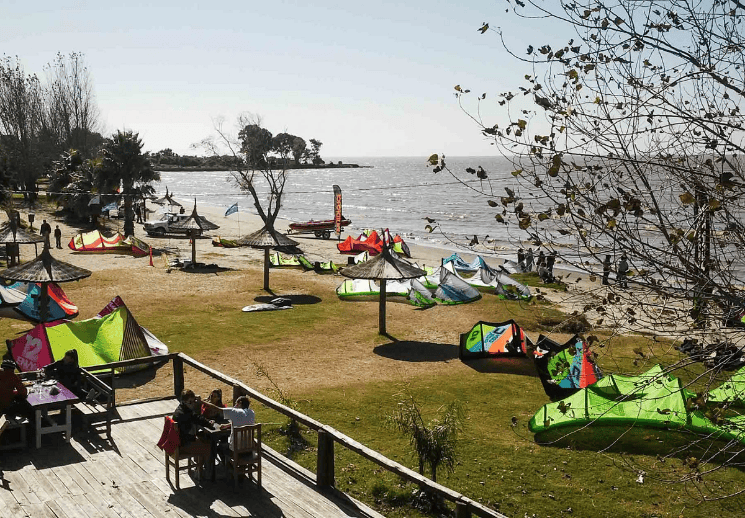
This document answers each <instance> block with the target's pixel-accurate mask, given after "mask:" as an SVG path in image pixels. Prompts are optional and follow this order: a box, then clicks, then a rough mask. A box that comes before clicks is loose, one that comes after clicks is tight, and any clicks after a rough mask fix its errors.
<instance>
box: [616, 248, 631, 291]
mask: <svg viewBox="0 0 745 518" xmlns="http://www.w3.org/2000/svg"><path fill="white" fill-rule="evenodd" d="M628 274H629V261H628V258H627V257H626V254H623V255H622V256H621V260H620V261H619V262H618V271H617V272H616V284H618V287H619V288H623V289H626V288H628V287H629V282H628V280H627V278H626V276H627V275H628Z"/></svg>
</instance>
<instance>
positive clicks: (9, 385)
mask: <svg viewBox="0 0 745 518" xmlns="http://www.w3.org/2000/svg"><path fill="white" fill-rule="evenodd" d="M0 369H2V370H0V416H3V415H6V414H7V415H26V414H28V408H27V407H28V403H27V402H26V396H27V395H28V391H27V390H26V387H25V385H24V384H23V382H22V381H21V378H20V377H19V376H18V374H16V363H15V362H14V361H13V360H7V359H6V360H3V362H2V365H1V366H0Z"/></svg>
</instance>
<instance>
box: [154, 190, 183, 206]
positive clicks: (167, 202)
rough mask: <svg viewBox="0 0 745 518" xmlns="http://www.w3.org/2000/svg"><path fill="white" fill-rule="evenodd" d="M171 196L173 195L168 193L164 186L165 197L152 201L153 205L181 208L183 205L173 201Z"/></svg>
mask: <svg viewBox="0 0 745 518" xmlns="http://www.w3.org/2000/svg"><path fill="white" fill-rule="evenodd" d="M172 196H173V193H169V192H168V186H166V195H165V196H163V197H161V198H157V199H155V200H153V203H157V204H158V205H168V206H169V207H183V205H181V204H180V203H179V202H177V201H176V200H174V199H173V198H172Z"/></svg>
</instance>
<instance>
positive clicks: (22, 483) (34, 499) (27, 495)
mask: <svg viewBox="0 0 745 518" xmlns="http://www.w3.org/2000/svg"><path fill="white" fill-rule="evenodd" d="M5 477H6V479H7V480H8V484H9V485H10V488H11V489H12V495H13V497H14V498H15V500H16V501H17V502H18V503H19V504H21V505H22V506H28V505H35V504H41V503H42V502H43V500H41V499H40V498H39V497H38V496H37V495H36V493H35V492H34V491H33V489H31V487H30V486H29V485H28V482H27V481H26V479H25V478H24V476H23V470H21V471H16V472H8V473H7V474H6V475H5ZM0 491H2V489H0Z"/></svg>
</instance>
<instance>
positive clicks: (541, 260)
mask: <svg viewBox="0 0 745 518" xmlns="http://www.w3.org/2000/svg"><path fill="white" fill-rule="evenodd" d="M536 266H537V267H538V268H540V267H541V266H546V254H544V253H543V250H541V251H540V252H538V262H536Z"/></svg>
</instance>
